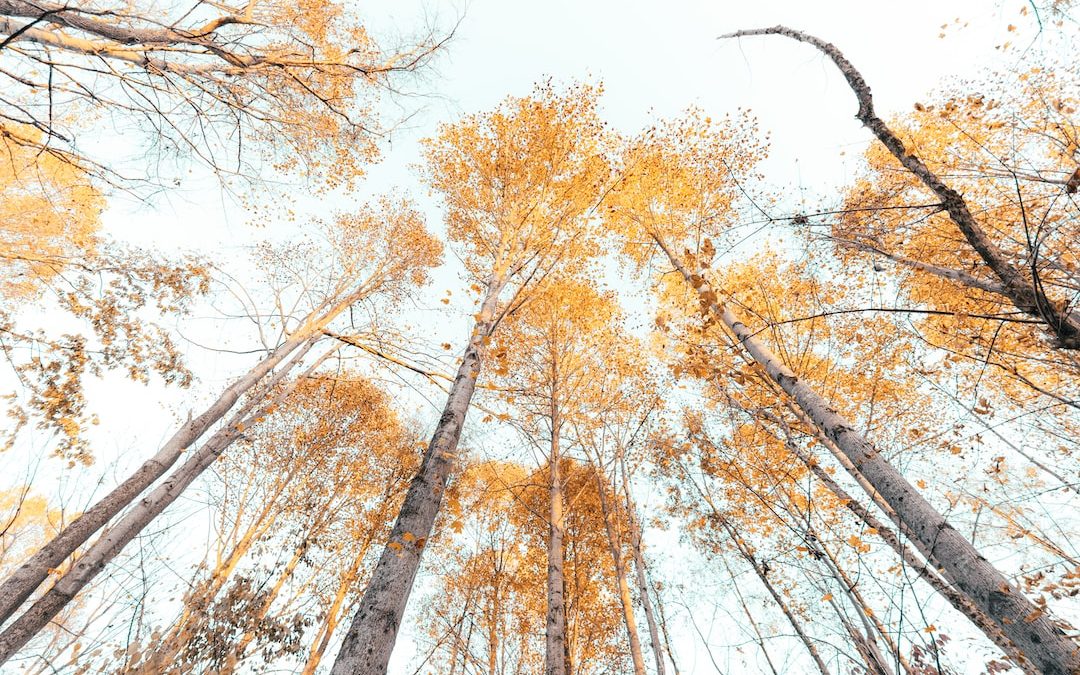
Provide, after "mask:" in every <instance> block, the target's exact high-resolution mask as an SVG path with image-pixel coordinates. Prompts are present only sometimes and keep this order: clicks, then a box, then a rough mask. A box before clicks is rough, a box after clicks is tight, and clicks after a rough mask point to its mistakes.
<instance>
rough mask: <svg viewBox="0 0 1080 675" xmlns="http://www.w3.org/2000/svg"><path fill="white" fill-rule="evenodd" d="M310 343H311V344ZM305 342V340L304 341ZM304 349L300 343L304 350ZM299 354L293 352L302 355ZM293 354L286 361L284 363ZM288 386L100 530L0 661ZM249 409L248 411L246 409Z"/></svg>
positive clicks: (9, 634) (239, 416) (0, 644)
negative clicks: (119, 517)
mask: <svg viewBox="0 0 1080 675" xmlns="http://www.w3.org/2000/svg"><path fill="white" fill-rule="evenodd" d="M312 344H313V343H312ZM309 347H310V345H309ZM306 349H307V348H305V351H306ZM335 351H337V348H336V347H335V348H333V349H331V350H330V351H329V352H327V353H325V354H324V355H323V356H321V357H320V358H318V359H316V361H315V362H314V363H312V365H311V366H309V367H308V368H307V370H306V371H305V373H304V374H303V375H301V377H305V376H307V375H308V374H310V373H311V371H312V370H314V369H315V368H316V367H318V366H319V364H321V363H322V362H323V360H324V359H326V358H327V357H328V356H329V355H330V354H332V353H333V352H335ZM302 356H303V354H302V353H301V354H299V355H298V358H299V357H302ZM296 362H297V359H293V360H292V361H290V364H289V365H290V368H291V367H292V366H294V365H295V364H296ZM287 371H288V369H287V368H286V369H284V370H283V372H282V373H279V374H278V376H277V377H276V378H275V379H280V377H282V376H283V375H284V372H287ZM290 390H291V388H289V389H286V391H284V392H281V393H279V394H278V395H277V396H275V397H274V398H273V399H271V400H270V401H268V402H266V403H265V404H264V405H263V406H262V407H260V408H259V409H258V410H256V411H255V412H251V410H252V408H253V407H255V406H254V401H249V402H248V403H247V404H246V405H244V406H242V407H241V408H240V410H238V411H237V412H236V413H234V414H233V416H232V417H231V418H230V419H229V421H228V422H227V423H226V424H225V425H224V426H222V428H220V429H219V430H218V431H217V432H216V433H214V435H213V436H211V437H210V438H209V439H208V440H207V441H206V442H205V443H204V444H203V445H202V446H201V447H200V448H199V449H198V450H197V451H195V453H194V454H192V455H191V457H189V458H188V460H187V461H186V462H184V463H183V464H182V465H181V466H180V468H178V469H177V470H176V471H174V472H173V474H172V475H171V476H169V477H168V478H167V479H166V480H165V481H164V482H162V483H161V484H160V485H158V487H156V488H154V490H152V491H151V492H150V493H149V494H148V495H147V496H146V497H144V498H143V499H142V500H140V501H139V503H138V504H137V505H136V506H135V507H134V508H132V509H131V510H130V511H129V512H128V513H127V514H126V515H124V517H122V518H121V519H120V520H119V521H118V522H117V523H116V525H115V526H114V527H112V528H110V529H109V530H107V531H106V532H105V534H104V535H102V537H101V538H100V539H98V540H97V541H96V542H94V544H93V545H92V546H90V548H88V549H87V550H86V552H85V553H84V554H83V555H82V556H81V557H79V558H78V559H77V560H76V561H75V564H74V565H72V567H71V569H70V570H69V571H68V572H67V574H65V575H64V576H62V577H60V579H59V580H58V581H57V582H56V584H55V585H53V587H52V588H50V589H49V590H48V591H46V592H45V594H44V595H42V596H41V598H39V599H38V600H37V601H36V602H35V603H34V604H33V605H31V606H30V608H29V609H27V610H26V612H24V613H23V614H22V615H21V616H20V617H19V618H18V619H16V620H15V621H14V622H13V623H12V624H11V625H10V626H8V627H7V628H6V629H5V630H4V631H3V632H2V633H0V663H4V662H6V661H7V660H8V659H9V658H11V656H12V655H13V654H14V653H15V652H16V651H18V650H19V649H21V648H22V647H23V645H25V644H26V643H27V642H28V641H29V640H30V639H31V638H33V637H34V635H36V634H37V633H38V631H40V630H41V629H42V628H44V627H45V625H46V624H48V623H49V621H50V620H52V618H53V617H55V616H56V614H57V613H58V612H60V610H62V609H63V608H64V607H65V606H66V605H67V604H68V603H69V602H71V600H73V599H74V598H75V596H76V595H77V594H78V593H79V591H81V590H82V589H83V588H84V587H85V586H86V585H87V584H88V583H90V581H91V580H92V579H93V578H94V577H96V576H97V575H98V573H100V572H101V570H103V569H104V568H105V566H106V565H107V564H108V563H109V561H111V560H112V559H113V558H115V557H116V555H117V554H118V553H120V551H121V550H122V549H123V548H124V546H126V545H127V544H128V543H130V542H131V540H132V539H134V538H135V537H136V536H138V534H139V533H140V532H142V530H143V529H144V528H145V527H146V526H147V525H149V524H150V522H151V521H153V519H154V518H156V517H157V516H158V515H160V514H161V512H162V511H164V510H165V508H166V507H168V506H169V505H170V504H172V503H173V502H174V501H176V498H177V497H179V496H180V495H181V494H182V493H183V491H184V490H185V489H186V488H187V487H188V486H189V485H191V483H192V481H194V480H195V479H196V478H197V477H198V476H199V475H200V474H201V473H202V472H203V471H205V470H206V468H207V467H209V466H210V465H211V464H213V463H214V460H216V459H217V458H218V456H220V455H221V453H222V452H224V451H225V449H226V448H228V447H229V446H230V445H232V443H233V442H234V441H235V440H236V439H238V438H240V437H241V436H242V434H243V430H244V428H245V427H247V426H249V425H251V424H252V423H254V420H256V419H258V418H259V417H262V416H264V415H265V414H267V413H268V411H269V410H270V409H272V408H273V407H274V406H275V405H277V404H278V403H279V402H280V401H281V400H282V399H283V398H284V397H285V396H286V395H287V394H288V393H289V391H290ZM249 413H250V414H249Z"/></svg>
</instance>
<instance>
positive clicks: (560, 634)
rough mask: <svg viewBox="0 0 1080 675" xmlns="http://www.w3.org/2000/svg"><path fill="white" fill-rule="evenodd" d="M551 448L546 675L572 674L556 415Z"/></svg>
mask: <svg viewBox="0 0 1080 675" xmlns="http://www.w3.org/2000/svg"><path fill="white" fill-rule="evenodd" d="M551 422H552V424H551V428H552V432H551V449H550V452H549V454H548V470H549V476H550V484H549V486H548V494H549V514H548V550H547V632H546V634H545V638H544V646H545V650H544V672H545V673H546V675H569V674H568V673H567V668H566V663H567V658H566V654H567V652H568V645H567V643H566V593H565V591H566V585H565V577H564V572H563V567H564V564H565V558H566V551H565V549H564V544H563V539H564V535H565V532H566V529H565V528H566V517H565V514H564V512H563V492H562V476H561V475H560V471H559V468H560V467H559V460H560V459H561V457H560V453H559V431H558V429H559V427H558V426H557V422H558V420H557V416H556V415H552V420H551Z"/></svg>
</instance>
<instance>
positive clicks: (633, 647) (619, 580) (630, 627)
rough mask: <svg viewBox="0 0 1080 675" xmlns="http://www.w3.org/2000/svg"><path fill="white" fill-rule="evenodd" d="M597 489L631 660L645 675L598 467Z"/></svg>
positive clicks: (638, 673)
mask: <svg viewBox="0 0 1080 675" xmlns="http://www.w3.org/2000/svg"><path fill="white" fill-rule="evenodd" d="M595 473H596V489H597V491H598V492H599V495H600V509H601V510H602V511H603V513H602V514H601V515H602V516H603V519H604V531H605V532H606V533H607V540H608V550H609V551H611V562H612V564H613V565H614V567H615V587H616V589H617V590H618V593H619V602H620V604H621V605H622V611H623V622H624V623H625V624H626V637H627V639H628V640H629V641H630V660H631V662H632V663H633V664H634V674H635V675H645V657H644V656H643V655H642V653H641V641H640V640H639V639H638V628H637V620H636V619H635V618H634V599H633V597H632V596H631V595H630V585H629V584H628V583H627V581H626V560H625V558H624V557H623V551H622V542H621V541H619V537H618V536H617V534H616V532H615V523H614V522H612V519H613V517H614V514H613V513H612V508H611V504H610V502H609V501H608V497H607V485H605V484H604V481H603V480H602V479H601V477H600V468H599V466H597V467H596V470H595Z"/></svg>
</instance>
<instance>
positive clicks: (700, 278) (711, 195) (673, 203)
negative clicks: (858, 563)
mask: <svg viewBox="0 0 1080 675" xmlns="http://www.w3.org/2000/svg"><path fill="white" fill-rule="evenodd" d="M694 120H695V118H694V116H693V115H691V116H689V117H687V118H684V120H683V121H681V122H677V123H674V124H671V125H669V126H668V127H666V128H664V129H663V130H660V131H657V132H650V133H648V134H646V135H644V136H642V137H641V138H640V139H638V140H637V141H636V142H631V143H630V144H629V145H628V148H627V150H626V154H625V160H624V166H625V167H626V169H625V172H626V175H627V178H626V179H624V182H623V184H624V185H625V186H626V187H625V189H624V190H622V193H621V197H620V199H619V202H616V203H613V204H612V206H611V207H610V211H609V213H610V215H611V217H612V218H611V219H612V222H613V224H614V225H615V226H617V227H621V228H623V230H624V231H625V232H626V235H625V236H626V238H627V241H628V248H629V247H632V248H630V251H631V253H633V254H635V255H637V256H638V259H639V260H640V259H647V258H648V257H649V253H650V252H651V251H652V250H655V249H659V251H661V252H662V254H663V256H664V258H666V261H667V263H669V264H670V265H671V266H672V267H673V268H674V269H675V270H676V271H677V272H678V274H679V275H681V276H682V278H683V279H684V281H685V283H686V284H687V285H689V286H690V287H691V288H692V289H693V290H694V292H695V293H696V294H697V296H698V299H699V302H700V306H701V311H702V313H705V314H709V315H711V316H712V317H713V318H714V320H716V321H717V322H719V323H721V324H723V326H725V327H726V330H727V331H729V334H730V335H731V338H732V340H733V342H734V343H735V344H736V345H737V346H738V347H739V348H740V349H744V350H745V353H746V354H747V356H748V358H750V359H752V360H753V361H754V362H756V363H757V366H758V367H760V368H761V369H762V370H763V371H764V372H765V373H766V374H767V375H768V377H769V378H770V379H771V380H772V381H773V382H775V383H776V385H777V386H779V388H780V389H781V390H782V391H783V392H784V394H786V396H788V397H790V399H791V400H792V402H793V403H794V405H796V406H797V407H798V408H799V409H800V410H801V411H802V412H803V413H804V414H805V415H806V416H807V417H808V418H809V419H811V420H813V422H814V424H815V425H817V427H818V428H819V429H820V430H821V431H822V433H824V434H825V435H826V436H827V437H828V438H830V439H831V440H832V441H833V442H835V444H836V446H837V447H838V448H840V450H841V451H842V452H843V454H844V455H845V456H846V457H847V459H848V460H849V461H850V463H851V464H852V465H853V466H854V467H855V469H856V470H857V473H858V474H859V475H860V476H862V477H863V478H865V479H866V481H867V483H868V485H870V486H871V487H872V489H873V490H874V491H875V492H876V493H877V494H878V495H880V496H881V498H882V499H883V500H884V501H885V502H886V503H888V505H889V506H890V507H891V508H892V510H893V512H894V514H895V518H896V522H897V524H898V525H902V526H903V527H906V528H908V529H909V531H910V532H911V533H912V535H913V541H914V543H915V544H916V545H917V546H919V548H920V551H921V552H922V553H923V555H925V556H927V558H928V559H933V560H936V561H938V562H939V563H940V564H941V565H942V566H943V569H944V574H945V575H946V577H947V578H948V579H949V580H950V581H951V582H952V583H954V584H955V585H956V586H957V587H958V588H959V589H960V590H962V591H963V592H964V593H965V594H967V595H968V596H969V598H970V599H971V600H972V602H973V603H974V604H975V605H976V606H978V607H979V609H980V610H981V611H983V612H984V613H986V614H987V615H988V616H989V617H990V618H991V619H993V620H994V621H995V622H996V623H997V624H998V625H999V626H1000V628H1001V629H1002V631H1003V632H1004V633H1005V634H1006V635H1007V636H1008V637H1009V639H1010V640H1011V641H1012V642H1013V643H1014V644H1016V646H1017V647H1018V649H1019V650H1020V651H1021V652H1022V653H1023V654H1024V655H1025V656H1026V657H1027V658H1028V659H1030V660H1031V661H1032V662H1033V663H1034V664H1035V665H1036V667H1039V668H1042V669H1043V670H1044V671H1046V672H1050V673H1067V672H1069V671H1070V670H1074V669H1075V665H1076V660H1077V658H1080V657H1078V655H1077V653H1076V646H1075V643H1074V642H1073V641H1072V640H1070V639H1069V638H1068V637H1067V636H1065V635H1064V633H1063V632H1062V631H1061V630H1060V628H1058V627H1057V626H1056V625H1054V623H1053V620H1052V619H1051V618H1050V617H1048V616H1046V615H1045V614H1043V613H1042V612H1041V611H1039V610H1038V608H1036V606H1035V605H1034V604H1033V603H1032V602H1031V601H1030V600H1028V599H1027V598H1026V597H1024V596H1023V594H1022V593H1021V592H1020V591H1019V590H1018V589H1016V588H1015V587H1013V586H1012V585H1011V584H1009V582H1008V581H1007V580H1006V579H1005V577H1004V576H1002V574H1001V572H999V571H998V570H997V569H995V568H994V567H993V566H992V565H991V564H990V563H989V562H988V561H987V560H986V558H984V557H983V556H982V555H981V554H980V553H979V552H978V551H977V550H976V549H975V547H974V546H973V545H972V544H971V543H970V542H969V541H968V540H967V539H966V538H964V537H963V536H962V535H960V533H959V532H957V531H956V529H955V528H954V527H953V526H952V525H951V524H950V523H949V522H948V521H947V520H946V519H945V518H944V517H943V516H942V515H941V513H940V512H939V511H938V510H937V509H935V508H934V507H933V506H932V505H931V504H930V503H929V502H927V501H926V499H925V498H924V497H923V496H922V495H921V494H920V493H919V492H918V491H917V490H916V489H915V487H914V485H912V484H911V483H910V482H909V481H908V480H907V479H906V478H904V476H903V475H902V474H901V473H900V472H898V471H897V470H896V469H895V468H894V467H893V466H892V465H890V464H889V463H888V462H887V461H886V460H885V459H884V458H883V457H882V456H881V453H880V452H879V451H878V450H877V449H876V448H875V447H874V445H873V444H871V443H870V442H869V441H868V440H867V438H866V437H865V436H864V435H863V434H862V433H860V432H859V431H857V429H856V427H855V426H854V425H853V424H852V423H851V422H850V421H849V420H848V418H847V417H846V416H845V415H843V414H841V413H840V412H839V411H838V410H837V409H835V408H833V407H832V406H830V405H829V404H828V403H827V401H826V400H825V399H824V398H823V397H822V395H821V394H820V393H818V392H817V391H815V389H814V388H813V387H812V386H811V385H809V384H808V383H807V381H806V380H804V379H803V378H801V377H800V376H799V375H797V374H796V373H795V372H794V371H793V370H792V368H791V367H790V366H789V365H787V364H786V363H785V362H784V360H783V359H782V358H781V357H780V356H778V355H777V354H775V353H774V352H773V351H772V350H770V349H769V348H768V347H767V346H766V345H765V344H764V343H763V342H762V341H761V340H760V338H758V337H757V336H756V335H755V333H754V331H752V330H751V329H750V328H749V327H748V326H747V324H746V323H744V322H743V320H742V319H741V318H739V317H738V316H737V315H736V313H735V311H734V310H733V309H732V307H731V305H730V304H727V303H726V302H725V301H724V293H725V289H723V288H718V287H713V285H712V281H711V279H715V277H714V276H713V275H712V273H711V272H710V270H709V269H708V264H709V260H710V258H711V256H710V255H709V252H708V250H707V249H710V248H713V247H714V246H715V245H714V244H712V243H711V240H709V242H710V243H709V244H708V245H706V244H705V241H706V239H707V235H708V234H710V233H718V232H720V231H722V230H723V228H724V225H725V222H724V221H725V219H728V218H733V215H732V212H731V210H730V209H729V205H730V204H731V202H732V200H733V196H734V194H735V191H736V190H737V189H738V187H737V186H738V181H739V180H740V177H745V175H746V174H747V173H749V172H748V169H749V168H750V167H751V166H752V164H753V160H754V151H753V148H754V147H755V145H754V141H753V140H752V139H746V138H745V136H747V135H748V130H738V131H737V130H735V128H734V127H732V126H731V125H723V126H720V127H719V128H717V129H710V128H709V125H708V123H704V124H703V123H702V122H695V121H694ZM737 142H739V144H737ZM736 148H738V150H736ZM718 193H719V194H720V195H725V194H726V195H728V196H727V197H724V196H717V194H718ZM653 247H655V248H653ZM680 249H682V250H684V251H685V253H680V252H679V250H680ZM1028 619H1031V620H1030V621H1029V620H1028Z"/></svg>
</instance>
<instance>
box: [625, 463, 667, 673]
mask: <svg viewBox="0 0 1080 675" xmlns="http://www.w3.org/2000/svg"><path fill="white" fill-rule="evenodd" d="M619 472H620V474H621V475H622V487H623V499H625V500H626V519H627V521H628V523H629V525H630V550H631V551H632V552H633V555H634V570H635V575H636V577H637V586H638V593H639V594H640V595H641V606H642V608H643V609H644V610H645V621H646V623H648V624H649V642H650V645H651V647H652V652H653V658H654V659H655V660H656V675H666V669H665V666H664V646H663V645H662V644H661V643H660V630H659V628H658V626H657V621H656V615H655V614H654V612H653V606H652V594H651V593H650V592H649V582H648V579H647V578H646V570H647V566H646V562H645V552H644V551H642V548H641V524H640V523H639V522H638V518H637V506H635V504H634V498H633V495H632V493H631V491H630V479H629V477H628V476H627V475H626V462H625V461H624V458H623V457H622V456H621V454H620V456H619Z"/></svg>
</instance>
